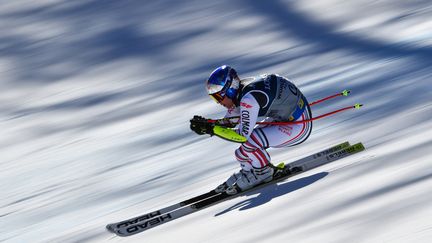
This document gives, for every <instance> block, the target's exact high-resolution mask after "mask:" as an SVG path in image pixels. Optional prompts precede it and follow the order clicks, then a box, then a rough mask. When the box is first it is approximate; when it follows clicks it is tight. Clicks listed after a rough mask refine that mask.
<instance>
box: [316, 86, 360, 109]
mask: <svg viewBox="0 0 432 243" xmlns="http://www.w3.org/2000/svg"><path fill="white" fill-rule="evenodd" d="M350 93H351V91H350V90H347V89H346V90H344V91H342V92H340V93H338V94H334V95H330V96H328V97H325V98H323V99H320V100H316V101H314V102H312V103H309V106H313V105H316V104H319V103H321V102H323V101H326V100H330V99H333V98H336V97H339V96H348V95H349V94H350Z"/></svg>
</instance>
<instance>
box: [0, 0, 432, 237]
mask: <svg viewBox="0 0 432 243" xmlns="http://www.w3.org/2000/svg"><path fill="white" fill-rule="evenodd" d="M0 30H1V33H2V34H1V36H0V73H1V81H0V87H1V90H2V91H3V92H2V93H1V95H0V102H1V106H0V128H1V131H2V136H0V146H1V156H0V165H1V168H2V169H1V170H0V193H1V194H0V195H1V197H0V232H1V234H0V241H4V242H164V243H166V242H287V241H290V242H340V243H343V242H386V243H387V242H392V243H393V242H416V243H426V242H430V241H431V240H432V221H431V218H432V204H431V201H432V194H431V188H432V187H431V186H432V154H431V149H432V132H431V128H432V121H431V118H432V99H431V97H432V82H431V80H432V71H431V66H432V3H431V2H430V1H424V0H423V1H422V0H417V1H390V0H382V1H373V0H355V1H342V0H323V1H247V0H241V1H227V0H224V1H216V2H212V1H146V2H144V1H111V0H109V1H108V0H106V1H101V0H87V1H65V0H63V1H61V0H39V1H29V0H19V1H2V2H1V3H0ZM222 64H230V65H232V66H234V67H236V69H237V70H238V71H239V73H240V75H241V76H243V77H246V76H252V75H257V74H261V73H279V74H281V75H284V76H286V77H289V78H290V79H292V80H294V81H295V83H296V84H297V85H298V86H299V87H300V88H301V89H302V91H303V92H304V93H305V94H306V96H307V97H308V98H309V100H315V99H319V98H322V97H324V96H326V95H330V94H333V93H335V92H338V91H341V90H343V89H351V90H352V91H353V94H352V96H350V97H348V98H344V99H339V100H335V101H332V102H328V103H327V104H328V105H320V106H316V107H314V108H313V112H314V114H322V113H324V112H327V111H330V110H332V109H335V108H339V107H343V106H347V105H352V104H354V103H357V102H362V103H364V104H365V107H364V108H363V109H362V110H360V111H352V112H351V111H350V112H346V113H343V114H339V115H336V116H333V117H331V118H328V119H324V120H320V121H317V122H315V123H314V130H313V133H312V135H311V137H310V138H309V140H308V141H307V142H306V143H304V144H302V145H301V146H297V147H294V148H287V149H277V150H276V149H275V150H271V151H270V153H271V155H272V158H273V161H275V162H276V161H291V160H294V159H297V158H301V157H303V156H305V155H307V154H311V153H313V152H315V151H318V150H320V149H323V148H325V147H328V146H330V145H333V144H337V143H340V142H343V141H347V140H348V141H350V142H352V143H355V142H359V141H361V142H363V143H364V145H365V146H366V148H367V150H366V151H365V152H363V153H360V154H358V155H355V156H352V157H349V158H346V159H344V160H340V161H337V162H335V163H332V164H329V165H326V166H324V167H320V168H317V169H314V170H312V171H309V172H307V173H305V174H302V175H299V176H296V177H294V178H292V179H290V180H288V181H285V182H282V183H279V184H278V185H275V186H270V187H267V188H265V189H263V190H260V191H258V192H256V193H249V194H248V195H246V196H242V197H238V198H236V199H234V200H230V201H226V202H224V203H221V204H218V205H217V206H214V207H211V208H208V209H205V210H203V211H200V212H198V213H196V214H192V215H189V216H187V217H185V218H182V219H180V220H176V221H173V222H171V223H168V224H166V225H164V226H162V227H159V228H155V229H152V230H150V231H148V232H145V233H142V234H139V235H136V236H133V237H130V238H120V237H115V236H114V235H112V234H109V233H108V232H106V231H105V228H104V227H105V225H106V224H107V223H110V222H115V221H119V220H123V219H126V218H128V217H131V216H134V215H137V214H140V213H144V212H148V211H151V210H155V209H157V208H160V207H162V206H166V205H169V204H172V203H174V202H177V201H181V200H184V199H186V198H188V197H191V196H194V195H197V194H200V193H202V192H205V191H208V190H210V189H212V188H213V187H214V186H216V185H217V184H218V183H220V182H222V181H223V180H224V179H226V178H227V177H228V176H229V175H230V174H231V173H232V172H233V171H235V170H237V167H238V165H237V164H236V163H237V162H235V161H234V157H233V151H234V149H235V148H236V147H237V145H236V144H230V143H227V142H225V141H223V140H221V139H218V138H207V137H204V136H201V137H200V136H196V135H194V134H193V133H192V132H191V131H190V130H189V124H188V123H189V119H190V118H191V117H192V116H193V115H195V114H200V115H203V116H207V117H212V118H216V117H219V116H221V115H222V114H223V113H224V111H223V108H222V107H218V106H217V105H216V104H214V103H213V102H212V101H211V100H210V99H208V97H206V94H205V91H204V89H203V82H204V80H205V79H206V77H207V76H208V75H209V73H210V72H211V70H212V69H214V68H215V67H217V66H219V65H222Z"/></svg>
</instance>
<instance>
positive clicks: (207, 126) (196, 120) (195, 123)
mask: <svg viewBox="0 0 432 243" xmlns="http://www.w3.org/2000/svg"><path fill="white" fill-rule="evenodd" d="M190 123H191V124H190V129H191V130H192V131H194V132H196V133H197V134H198V135H204V134H210V136H213V134H214V133H213V127H214V125H215V124H214V123H211V122H208V121H207V119H205V118H204V117H202V116H194V117H193V118H192V119H191V120H190Z"/></svg>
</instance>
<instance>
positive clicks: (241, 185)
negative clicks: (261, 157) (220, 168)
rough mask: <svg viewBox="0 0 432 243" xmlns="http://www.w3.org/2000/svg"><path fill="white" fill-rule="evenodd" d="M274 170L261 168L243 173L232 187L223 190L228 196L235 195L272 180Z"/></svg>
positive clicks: (269, 167)
mask: <svg viewBox="0 0 432 243" xmlns="http://www.w3.org/2000/svg"><path fill="white" fill-rule="evenodd" d="M273 173H274V169H273V168H272V167H271V166H268V165H267V166H264V167H262V168H253V169H252V170H250V171H243V173H241V177H239V178H238V179H237V180H236V181H235V183H234V184H233V185H232V186H228V188H226V189H225V193H227V194H229V195H233V194H237V193H239V192H241V191H245V190H248V189H250V188H252V187H254V186H257V185H259V184H262V183H266V182H269V181H271V180H273Z"/></svg>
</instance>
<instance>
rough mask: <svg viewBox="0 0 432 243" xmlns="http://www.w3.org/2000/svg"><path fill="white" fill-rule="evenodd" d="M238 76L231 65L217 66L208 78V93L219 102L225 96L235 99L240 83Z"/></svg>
mask: <svg viewBox="0 0 432 243" xmlns="http://www.w3.org/2000/svg"><path fill="white" fill-rule="evenodd" d="M236 77H237V72H236V71H235V70H234V68H232V67H230V66H227V65H224V66H221V67H218V68H216V69H215V70H214V71H213V72H212V73H211V74H210V77H209V78H208V80H207V93H208V94H209V95H210V97H211V98H213V99H214V100H215V101H216V102H217V103H220V102H221V101H222V100H223V99H224V98H225V96H227V97H228V98H230V99H235V97H236V96H237V93H238V89H239V85H240V83H239V81H238V80H236V79H235V78H236Z"/></svg>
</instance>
